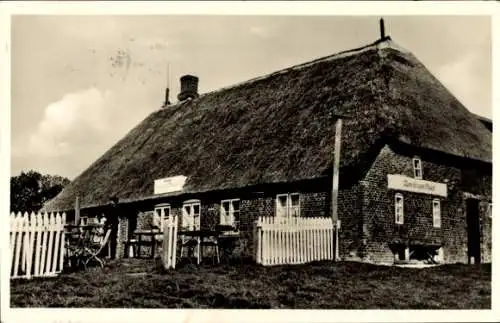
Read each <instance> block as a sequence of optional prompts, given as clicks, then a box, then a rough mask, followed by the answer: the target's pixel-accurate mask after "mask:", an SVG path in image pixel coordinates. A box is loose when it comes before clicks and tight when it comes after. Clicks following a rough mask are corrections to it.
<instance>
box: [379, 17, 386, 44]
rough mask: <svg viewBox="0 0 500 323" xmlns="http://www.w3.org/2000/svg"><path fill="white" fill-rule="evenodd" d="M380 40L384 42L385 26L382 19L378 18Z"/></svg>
mask: <svg viewBox="0 0 500 323" xmlns="http://www.w3.org/2000/svg"><path fill="white" fill-rule="evenodd" d="M380 39H381V40H384V39H385V25H384V18H380Z"/></svg>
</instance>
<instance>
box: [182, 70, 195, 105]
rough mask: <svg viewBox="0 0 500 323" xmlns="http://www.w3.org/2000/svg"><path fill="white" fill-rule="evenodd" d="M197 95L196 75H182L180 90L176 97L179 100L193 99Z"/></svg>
mask: <svg viewBox="0 0 500 323" xmlns="http://www.w3.org/2000/svg"><path fill="white" fill-rule="evenodd" d="M197 97H198V77H196V76H193V75H184V76H182V77H181V91H180V93H179V95H177V98H178V99H179V101H184V100H187V99H195V98H197Z"/></svg>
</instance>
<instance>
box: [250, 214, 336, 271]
mask: <svg viewBox="0 0 500 323" xmlns="http://www.w3.org/2000/svg"><path fill="white" fill-rule="evenodd" d="M333 239H334V230H333V225H332V219H331V218H282V217H259V218H258V220H257V221H256V223H255V230H254V246H255V254H254V255H255V260H256V262H257V263H258V264H262V265H264V266H270V265H285V264H302V263H307V262H311V261H316V260H333V257H334V249H333V248H334V244H333Z"/></svg>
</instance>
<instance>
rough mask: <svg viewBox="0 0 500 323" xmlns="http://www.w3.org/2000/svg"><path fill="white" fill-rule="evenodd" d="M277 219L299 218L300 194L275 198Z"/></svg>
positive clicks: (279, 195) (281, 195) (282, 195)
mask: <svg viewBox="0 0 500 323" xmlns="http://www.w3.org/2000/svg"><path fill="white" fill-rule="evenodd" d="M276 216H277V217H300V194H299V193H289V194H278V195H277V196H276Z"/></svg>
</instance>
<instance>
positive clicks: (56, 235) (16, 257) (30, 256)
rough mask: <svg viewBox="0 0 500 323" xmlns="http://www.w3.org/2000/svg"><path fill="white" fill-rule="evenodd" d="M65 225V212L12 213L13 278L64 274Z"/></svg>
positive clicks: (11, 248)
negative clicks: (62, 272)
mask: <svg viewBox="0 0 500 323" xmlns="http://www.w3.org/2000/svg"><path fill="white" fill-rule="evenodd" d="M65 224H66V214H65V213H63V214H59V213H56V214H54V213H51V214H47V213H45V214H40V213H39V214H35V213H31V215H30V214H28V213H24V214H21V213H18V214H17V215H16V214H14V213H11V215H10V245H9V246H10V248H9V250H10V277H11V278H31V277H50V276H56V275H57V274H58V273H60V272H61V271H62V268H63V260H64V254H65V252H64V250H65V244H64V225H65Z"/></svg>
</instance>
